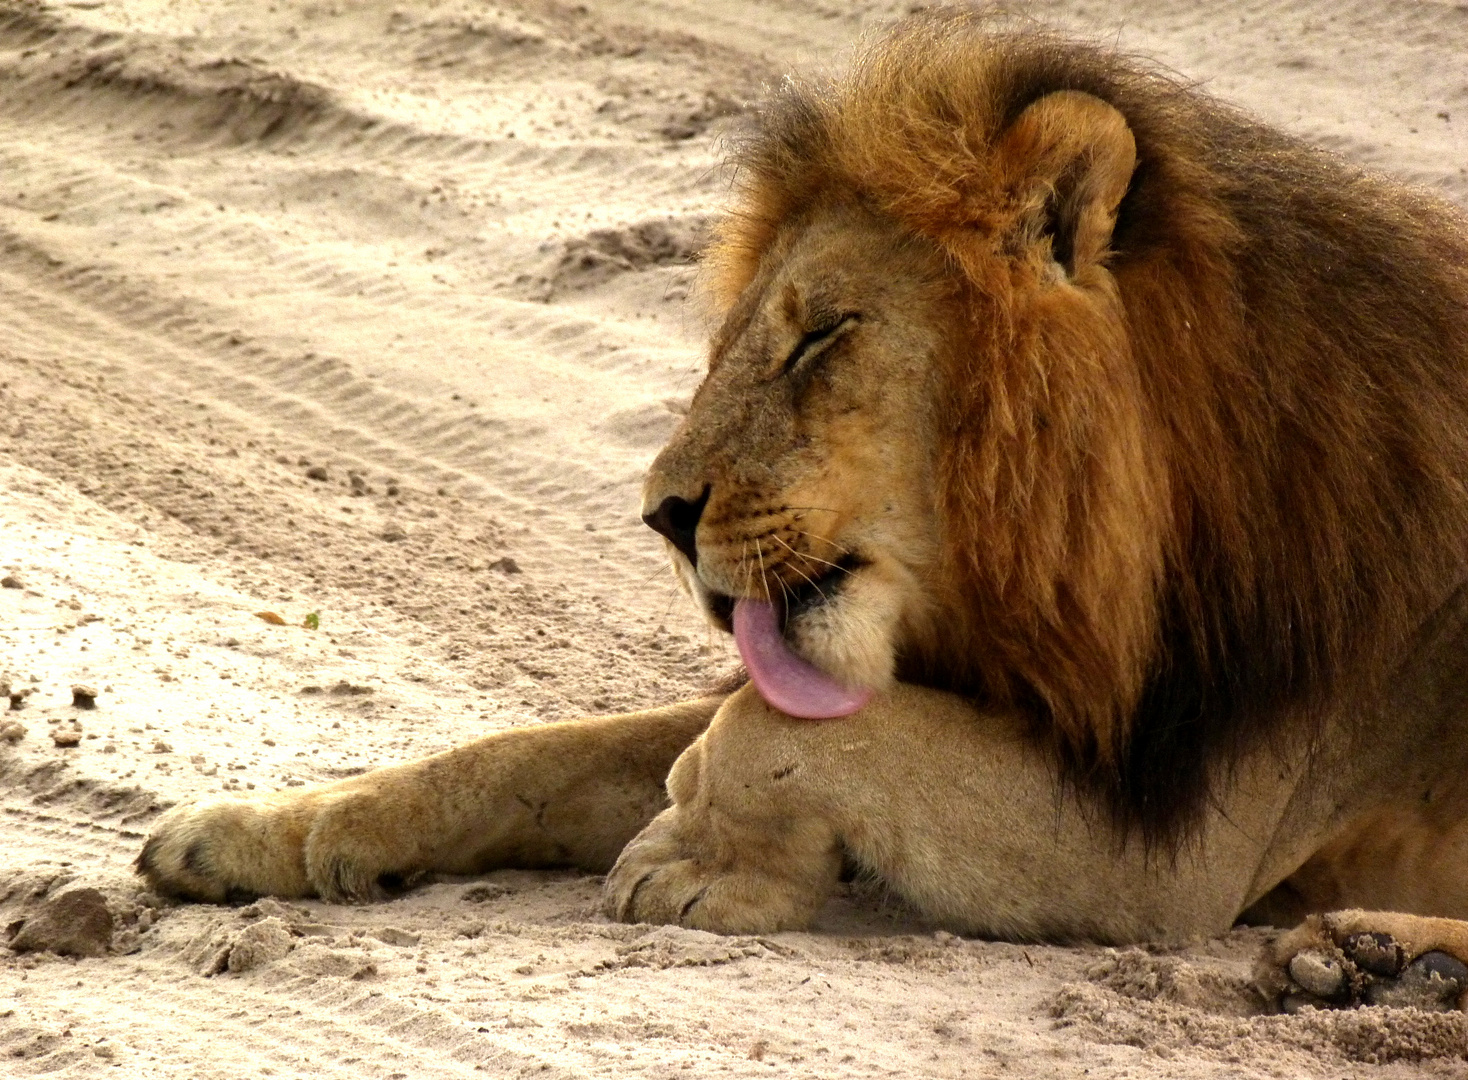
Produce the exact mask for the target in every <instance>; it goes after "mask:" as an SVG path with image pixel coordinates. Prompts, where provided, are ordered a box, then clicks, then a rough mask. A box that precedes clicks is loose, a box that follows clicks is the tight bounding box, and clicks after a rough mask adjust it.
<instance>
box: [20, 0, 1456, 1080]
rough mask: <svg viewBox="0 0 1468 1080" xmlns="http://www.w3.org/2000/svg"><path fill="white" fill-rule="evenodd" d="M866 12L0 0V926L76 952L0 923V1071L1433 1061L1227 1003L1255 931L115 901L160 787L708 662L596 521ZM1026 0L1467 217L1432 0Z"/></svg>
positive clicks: (1149, 1071) (933, 1068) (705, 672)
mask: <svg viewBox="0 0 1468 1080" xmlns="http://www.w3.org/2000/svg"><path fill="white" fill-rule="evenodd" d="M903 6H905V5H899V4H895V3H884V2H865V0H823V2H813V0H812V2H807V0H758V2H736V0H637V2H633V0H605V2H600V3H596V2H590V0H588V3H586V4H584V5H572V4H562V3H556V2H554V0H485V2H472V3H471V2H464V3H454V2H444V3H434V2H431V0H399V2H395V3H379V2H376V0H348V2H342V3H304V2H295V3H292V2H286V0H280V2H276V3H267V2H264V0H252V2H250V3H241V2H236V0H217V2H211V3H203V2H198V0H193V2H189V0H73V2H70V3H26V2H17V0H0V575H3V576H4V579H5V580H4V582H3V584H4V586H5V587H4V588H0V680H6V679H8V681H9V682H10V683H11V693H13V694H15V695H17V696H18V697H19V698H23V700H22V704H23V708H21V709H19V710H18V711H13V712H5V713H0V721H11V720H14V721H18V722H19V723H20V724H21V725H22V726H23V727H24V729H25V731H24V734H23V735H22V733H21V732H20V731H19V730H18V729H16V728H14V727H11V728H9V729H0V735H5V734H7V733H8V734H9V736H10V737H11V738H12V739H14V740H16V741H13V742H12V741H4V740H0V812H3V815H4V816H3V825H0V828H3V830H4V831H3V833H0V837H3V839H0V855H3V858H0V927H3V926H5V925H6V924H12V923H14V922H18V921H19V920H21V919H22V918H24V917H26V916H27V915H34V913H35V912H36V911H37V910H39V909H40V908H41V906H42V905H43V903H44V901H45V900H46V899H47V898H51V899H54V898H55V897H57V896H59V895H62V894H64V893H66V892H67V891H68V890H72V889H76V888H79V887H92V888H96V889H97V890H99V893H98V894H96V895H93V897H92V908H93V910H92V911H91V916H92V917H93V918H94V919H97V920H101V922H102V923H105V921H106V919H108V918H109V917H110V918H111V920H112V923H113V925H112V927H111V930H110V933H109V932H107V931H106V929H105V926H104V927H103V929H102V930H100V931H98V933H97V934H95V935H94V940H97V941H107V940H110V945H108V946H107V949H106V951H105V953H104V954H103V955H97V956H91V957H83V958H78V957H63V956H56V955H53V954H50V953H27V954H20V953H15V952H13V951H10V950H7V949H5V948H3V947H0V1074H4V1075H15V1076H29V1075H33V1074H36V1075H39V1074H47V1075H54V1076H78V1077H81V1076H86V1077H90V1076H96V1075H111V1076H139V1077H155V1076H156V1077H258V1076H279V1077H291V1076H312V1077H319V1078H323V1080H324V1078H330V1077H336V1076H352V1077H374V1078H377V1077H398V1078H409V1077H412V1078H416V1077H449V1076H461V1075H464V1076H467V1075H471V1074H481V1075H482V1074H489V1075H505V1076H511V1075H514V1076H518V1075H522V1074H534V1075H537V1076H539V1075H547V1076H587V1075H604V1076H618V1077H620V1076H647V1077H665V1076H702V1075H706V1074H714V1073H720V1074H730V1075H735V1076H780V1077H784V1076H797V1077H805V1076H812V1077H815V1076H820V1077H864V1076H898V1077H919V1076H922V1077H926V1076H932V1077H956V1076H1000V1075H1006V1076H1007V1075H1014V1076H1024V1077H1073V1076H1080V1075H1089V1076H1093V1077H1122V1076H1133V1077H1150V1076H1168V1077H1172V1076H1178V1077H1259V1076H1279V1077H1322V1078H1323V1077H1332V1078H1339V1077H1406V1076H1468V1024H1465V1023H1464V1018H1463V1017H1462V1016H1456V1015H1455V1016H1451V1017H1442V1016H1426V1015H1423V1014H1418V1013H1414V1012H1408V1011H1398V1010H1375V1011H1367V1012H1361V1013H1354V1014H1339V1015H1331V1016H1325V1015H1306V1016H1300V1017H1293V1018H1284V1017H1265V1016H1259V1015H1256V1012H1255V1003H1254V1002H1253V1001H1252V999H1251V998H1250V996H1249V994H1248V991H1247V989H1246V979H1247V973H1248V965H1249V959H1250V957H1251V955H1252V954H1253V952H1254V951H1255V950H1256V949H1257V947H1258V945H1259V943H1260V942H1261V940H1263V935H1264V932H1262V931H1238V932H1236V933H1234V934H1231V935H1229V936H1227V937H1225V938H1221V939H1218V940H1213V941H1205V942H1198V943H1196V944H1195V945H1194V946H1193V947H1191V948H1189V949H1186V950H1181V951H1170V952H1169V951H1160V950H1154V951H1147V950H1127V951H1123V952H1121V953H1117V952H1114V951H1110V950H1105V949H1099V948H1074V949H1065V948H1044V947H1033V946H1030V947H1020V946H1014V945H1005V944H993V943H986V942H979V941H967V940H960V939H958V938H954V937H951V936H949V935H946V934H943V933H941V932H937V933H935V932H933V931H932V929H931V928H927V927H924V926H921V925H918V924H915V923H914V922H912V921H911V920H910V919H909V918H908V917H907V916H906V915H904V913H903V912H902V911H900V910H899V909H897V908H895V907H894V906H892V905H890V904H888V903H885V902H884V901H883V900H882V898H880V897H874V896H871V895H866V894H855V893H853V894H852V895H848V896H845V897H842V898H840V899H838V900H837V901H834V902H833V903H832V905H831V906H830V908H828V910H827V911H826V912H825V913H824V914H823V916H822V919H821V922H820V924H819V926H818V927H817V928H816V930H815V931H814V932H812V933H805V934H781V935H776V936H774V937H771V938H760V939H749V938H727V937H718V936H715V935H709V934H702V933H694V932H687V931H680V930H673V929H667V928H650V927H639V926H620V925H613V924H610V923H608V922H607V921H606V920H605V919H603V918H602V917H601V916H600V914H599V913H598V894H599V887H600V882H599V881H598V880H597V879H592V878H587V877H582V876H578V875H575V874H568V873H528V872H501V873H496V874H491V875H488V876H487V877H485V878H482V879H476V880H472V881H466V880H453V881H436V882H432V883H429V884H427V885H425V886H424V887H421V888H419V889H417V890H415V891H413V892H410V893H408V894H407V895H405V896H404V897H402V898H401V899H399V900H396V901H394V902H391V903H386V904H380V905H375V906H366V907H334V906H331V905H325V904H320V903H300V904H290V905H286V904H279V903H276V902H273V901H261V902H259V903H257V904H254V905H251V906H249V907H244V908H238V909H233V908H218V907H208V906H173V905H169V904H164V903H162V902H161V901H159V900H158V899H157V898H155V897H151V896H149V895H147V894H145V893H141V892H140V891H139V888H138V884H137V882H136V880H135V879H134V878H133V877H132V876H131V874H130V870H129V861H130V859H131V858H132V857H133V856H134V855H135V853H136V851H137V849H138V847H139V844H140V842H141V838H142V836H143V835H144V834H145V832H146V830H147V828H148V824H149V821H150V820H151V819H152V817H154V816H155V815H156V814H157V812H158V810H159V809H160V808H161V807H164V806H166V805H168V804H170V803H172V802H174V801H177V800H180V799H185V798H190V797H195V796H199V795H203V794H207V793H210V792H217V791H244V790H251V789H253V790H257V791H264V790H269V789H273V788H278V787H282V786H287V785H298V784H302V783H311V782H314V781H318V780H322V779H327V778H331V777H337V776H343V775H349V774H351V773H354V772H358V771H361V770H363V769H365V768H367V767H370V766H371V765H373V764H376V763H385V762H389V761H395V760H401V759H404V758H408V757H411V756H416V755H419V754H423V753H425V752H429V751H433V750H437V749H440V748H443V747H447V746H450V745H452V744H454V743H457V742H461V741H464V740H466V739H468V738H471V737H473V736H476V735H479V734H481V733H484V732H487V731H491V730H495V729H498V728H503V727H507V726H513V725H517V724H526V723H535V722H537V721H540V720H548V719H555V718H559V717H567V716H572V715H577V714H581V713H585V712H604V711H613V710H618V709H622V708H627V707H635V706H640V705H648V704H654V703H658V702H662V701H667V700H670V699H672V698H675V697H677V696H678V695H682V694H686V693H688V692H690V691H693V690H695V689H697V688H698V687H699V686H700V685H702V684H703V683H705V681H706V680H708V679H709V678H710V677H711V676H713V675H714V674H716V673H718V672H719V671H720V670H721V669H723V668H725V667H727V666H728V665H729V664H730V662H731V659H732V654H731V651H730V649H729V647H728V646H727V645H726V644H725V643H724V642H723V641H722V640H719V639H716V638H715V637H713V636H711V635H710V634H709V633H708V632H707V631H705V630H704V629H703V628H702V627H701V626H700V625H699V624H698V623H697V622H696V621H695V619H694V618H693V616H692V614H691V612H690V610H689V608H688V606H687V605H686V604H685V603H684V602H683V601H682V600H681V598H680V597H679V596H678V595H677V593H676V590H675V589H674V588H673V585H672V582H671V578H670V576H669V575H668V574H667V572H666V570H665V568H664V566H663V562H662V557H661V553H660V550H659V545H658V544H657V543H655V542H654V541H655V537H653V536H652V534H651V533H650V532H648V531H647V530H646V529H645V528H643V527H642V526H641V524H640V523H639V522H638V520H637V516H636V508H637V490H638V483H639V477H640V474H641V473H642V471H643V469H644V468H645V467H646V464H647V462H648V460H649V459H650V457H651V455H652V454H653V452H654V451H655V449H656V447H657V446H658V445H659V443H660V442H661V441H662V440H663V439H664V438H665V437H666V435H667V434H668V432H669V431H670V429H671V428H672V426H673V425H674V424H675V423H676V421H677V416H678V413H679V411H680V409H681V408H682V403H683V402H685V401H686V400H687V398H688V396H689V394H690V393H691V391H692V389H693V387H694V385H695V384H696V382H697V379H698V377H699V372H700V367H701V358H700V341H701V339H702V337H703V335H704V334H705V333H706V331H707V327H706V326H705V324H704V321H703V319H702V317H701V316H700V314H699V312H698V309H697V306H696V304H695V303H693V302H690V301H689V299H688V296H689V290H690V284H691V282H692V273H693V271H692V269H691V268H690V266H689V258H690V255H691V254H692V252H693V251H695V250H696V248H697V245H698V240H699V236H700V235H701V232H702V229H703V227H704V226H705V224H706V222H707V220H708V218H709V216H710V215H711V214H713V213H714V212H716V211H717V208H718V207H719V205H720V200H721V198H722V197H723V195H724V192H725V190H726V185H727V177H726V175H725V174H724V173H722V172H721V171H720V169H719V167H718V162H719V151H718V135H719V132H720V130H721V128H722V127H723V126H724V125H725V124H726V123H727V122H728V120H727V118H728V117H730V116H732V115H734V114H736V113H737V112H738V111H739V110H740V109H741V108H742V107H743V105H744V104H745V103H747V102H748V101H749V100H750V99H751V98H753V97H754V96H756V95H757V94H758V92H759V88H760V86H761V85H762V84H764V83H767V82H769V81H771V80H773V79H776V78H778V77H779V75H780V73H781V72H783V71H785V70H788V69H789V68H791V67H792V66H796V65H816V66H821V65H830V64H834V63H837V62H839V58H840V56H841V54H842V52H843V50H844V49H846V48H847V47H849V45H850V43H851V42H852V41H853V40H854V38H855V37H856V36H857V35H858V34H859V33H860V32H861V31H862V29H863V28H864V27H866V26H869V25H871V24H873V23H877V22H880V21H882V20H883V19H885V18H888V17H890V16H891V15H892V14H894V13H895V12H897V11H898V9H899V8H901V7H903ZM1030 6H1031V8H1032V9H1033V10H1034V12H1035V13H1036V14H1038V15H1041V16H1043V17H1045V18H1048V19H1051V20H1053V21H1057V22H1060V23H1063V24H1066V25H1069V26H1072V27H1074V28H1077V29H1078V30H1081V31H1083V32H1086V33H1090V34H1094V35H1096V36H1098V37H1101V38H1103V39H1105V40H1109V41H1115V42H1119V43H1120V44H1121V45H1122V46H1123V47H1125V48H1129V49H1135V50H1137V51H1141V52H1145V53H1147V54H1149V55H1152V56H1154V57H1157V58H1159V59H1161V60H1162V61H1164V62H1166V63H1168V64H1170V65H1171V66H1173V67H1175V68H1177V69H1178V70H1180V71H1182V72H1185V73H1187V74H1188V75H1189V76H1191V77H1194V78H1196V79H1198V80H1200V81H1201V82H1203V83H1204V84H1205V85H1207V86H1209V87H1211V88H1212V89H1213V90H1214V91H1215V92H1217V93H1219V94H1221V95H1223V96H1226V97H1229V98H1232V99H1234V100H1236V101H1238V102H1240V103H1242V104H1244V105H1245V106H1247V107H1249V108H1252V109H1254V110H1255V111H1257V112H1258V113H1260V114H1262V115H1264V116H1266V117H1268V118H1270V119H1272V120H1274V121H1276V122H1278V123H1280V124H1283V125H1284V126H1286V127H1288V128H1290V129H1291V130H1293V131H1296V132H1298V133H1301V134H1303V135H1305V136H1307V137H1309V138H1311V139H1314V140H1317V141H1319V142H1321V143H1324V144H1326V145H1328V146H1331V147H1333V148H1335V149H1337V150H1339V151H1341V152H1342V153H1344V154H1346V155H1348V156H1350V157H1352V158H1354V159H1356V160H1358V161H1362V162H1365V163H1367V164H1369V165H1371V166H1373V167H1378V168H1381V169H1385V170H1389V171H1391V172H1393V173H1395V174H1397V175H1399V176H1402V177H1406V178H1408V179H1410V180H1413V181H1415V182H1419V183H1424V184H1428V185H1432V186H1435V187H1437V188H1439V189H1440V190H1442V191H1444V192H1446V193H1447V194H1448V195H1449V196H1450V197H1452V198H1455V199H1458V200H1459V201H1462V202H1468V167H1465V162H1468V136H1465V134H1464V133H1465V132H1468V63H1465V58H1468V7H1465V6H1464V5H1463V4H1461V3H1451V2H1429V0H1420V2H1415V3H1414V2H1407V0H1267V2H1266V0H1241V2H1235V3H1219V4H1208V5H1203V4H1192V3H1187V2H1183V0H1175V2H1167V0H1138V2H1134V3H1113V4H1104V3H1099V2H1091V3H1087V2H1081V0H1075V2H1070V3H1060V2H1054V3H1037V4H1033V5H1030ZM260 612H273V613H275V614H276V615H278V616H279V617H280V618H281V620H283V621H284V623H285V625H275V624H272V623H268V622H266V621H265V620H263V619H261V618H259V617H258V614H257V613H260ZM313 613H314V614H315V615H316V616H317V620H319V626H318V627H317V628H316V629H308V628H306V627H305V626H304V625H303V623H304V622H305V620H306V617H307V616H308V615H311V614H313ZM76 685H83V686H86V687H89V688H90V689H91V690H93V691H94V692H95V694H96V708H94V709H91V710H86V709H81V708H78V707H76V706H75V705H73V704H72V701H73V694H72V687H73V686H76ZM27 692H29V696H25V695H26V694H27ZM3 705H4V701H3V699H0V707H3ZM68 744H70V745H68ZM85 909H86V905H85V904H84V903H83V904H82V905H81V906H80V907H78V908H76V909H75V910H74V912H73V916H72V917H71V921H72V923H73V926H72V928H73V929H77V930H84V929H86V926H85V924H86V922H87V920H86V918H83V917H82V916H84V915H86V910H85ZM104 909H105V912H104ZM4 936H5V935H3V934H0V940H3V938H4ZM84 944H85V943H84V942H83V945H84ZM83 951H85V948H83Z"/></svg>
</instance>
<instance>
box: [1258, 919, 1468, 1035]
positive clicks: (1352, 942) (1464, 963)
mask: <svg viewBox="0 0 1468 1080" xmlns="http://www.w3.org/2000/svg"><path fill="white" fill-rule="evenodd" d="M1254 975H1255V982H1256V983H1257V985H1258V986H1259V989H1260V992H1261V993H1263V994H1264V996H1265V998H1266V999H1267V1000H1268V1001H1269V1002H1270V1004H1271V1005H1274V1006H1277V1007H1278V1008H1280V1009H1282V1010H1284V1011H1285V1012H1295V1011H1297V1010H1298V1009H1300V1008H1302V1007H1304V1006H1306V1005H1311V1006H1314V1007H1316V1008H1344V1007H1351V1006H1357V1005H1395V1006H1401V1007H1405V1006H1412V1007H1415V1008H1419V1009H1427V1010H1435V1011H1450V1010H1453V1009H1465V1008H1468V923H1461V922H1456V921H1454V920H1451V919H1429V918H1422V917H1419V916H1414V915H1400V914H1395V913H1390V912H1385V913H1383V912H1365V911H1340V912H1334V913H1332V914H1329V915H1312V916H1310V917H1309V918H1308V919H1306V920H1305V921H1304V922H1303V923H1301V924H1300V925H1299V926H1297V927H1296V928H1295V929H1293V930H1291V931H1290V932H1289V933H1287V934H1284V935H1282V936H1281V937H1280V938H1279V940H1278V941H1276V942H1274V943H1273V944H1272V945H1270V946H1268V947H1267V948H1266V949H1265V950H1264V953H1263V955H1262V956H1260V958H1259V962H1258V965H1257V966H1256V968H1255V972H1254Z"/></svg>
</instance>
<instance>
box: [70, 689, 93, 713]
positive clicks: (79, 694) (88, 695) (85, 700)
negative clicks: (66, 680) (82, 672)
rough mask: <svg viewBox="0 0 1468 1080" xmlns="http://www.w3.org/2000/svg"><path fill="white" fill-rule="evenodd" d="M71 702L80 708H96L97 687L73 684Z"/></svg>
mask: <svg viewBox="0 0 1468 1080" xmlns="http://www.w3.org/2000/svg"><path fill="white" fill-rule="evenodd" d="M71 703H72V704H73V705H75V706H76V707H77V708H78V709H95V708H96V707H97V688H96V687H95V686H85V685H77V686H73V687H72V688H71Z"/></svg>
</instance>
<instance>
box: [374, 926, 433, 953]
mask: <svg viewBox="0 0 1468 1080" xmlns="http://www.w3.org/2000/svg"><path fill="white" fill-rule="evenodd" d="M367 932H368V933H369V934H371V935H372V936H373V937H375V938H376V939H377V940H378V941H381V942H383V943H384V944H387V945H397V946H400V947H402V948H411V947H412V946H414V945H417V944H418V942H419V941H420V940H422V939H421V938H420V937H419V936H418V935H417V934H413V933H410V932H408V931H407V930H399V929H398V928H397V927H396V926H384V927H382V928H381V929H380V930H369V931H367Z"/></svg>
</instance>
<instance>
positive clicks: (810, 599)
mask: <svg viewBox="0 0 1468 1080" xmlns="http://www.w3.org/2000/svg"><path fill="white" fill-rule="evenodd" d="M863 565H864V563H863V560H862V559H860V558H859V557H858V556H855V555H845V556H843V557H842V558H841V559H840V561H838V562H837V563H835V564H834V565H833V566H832V567H831V569H829V570H828V571H826V573H824V574H821V575H820V576H819V577H805V578H803V579H802V580H800V581H798V582H796V583H795V584H794V585H791V584H789V583H784V584H781V585H779V586H777V587H775V588H773V589H771V590H770V593H769V599H770V602H771V603H773V604H774V605H775V610H776V611H777V612H778V613H779V616H780V630H781V632H782V633H785V632H787V631H788V629H789V626H790V623H791V622H793V621H794V620H796V619H798V618H800V617H801V616H803V615H805V614H807V613H809V612H811V611H814V610H815V609H816V608H819V607H821V606H822V605H824V604H828V603H830V602H831V601H832V600H834V599H835V598H836V595H837V594H838V593H839V592H840V591H841V589H842V588H843V586H844V585H845V583H846V582H847V581H848V580H849V579H850V577H851V575H852V574H854V573H855V572H856V571H857V570H859V569H860V568H861V567H862V566H863ZM763 598H764V597H762V596H759V595H755V596H753V597H752V599H763ZM736 600H737V598H736V597H733V596H730V595H728V594H727V593H721V592H715V591H713V590H710V591H709V594H708V612H709V616H710V617H711V618H712V620H713V622H714V624H715V625H716V626H718V627H719V629H721V630H723V631H725V632H726V633H733V632H734V604H735V603H736Z"/></svg>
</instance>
